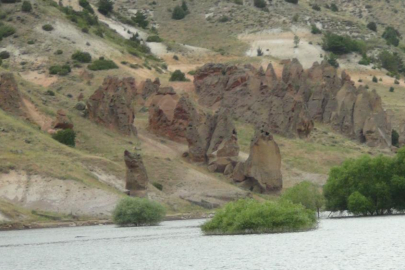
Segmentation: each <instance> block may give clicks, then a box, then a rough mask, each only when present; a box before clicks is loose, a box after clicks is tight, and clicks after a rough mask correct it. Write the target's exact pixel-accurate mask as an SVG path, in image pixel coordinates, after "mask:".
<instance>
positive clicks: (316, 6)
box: [312, 4, 321, 11]
mask: <svg viewBox="0 0 405 270" xmlns="http://www.w3.org/2000/svg"><path fill="white" fill-rule="evenodd" d="M312 9H313V10H316V11H321V7H320V6H319V5H317V4H314V5H312Z"/></svg>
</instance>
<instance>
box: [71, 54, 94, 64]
mask: <svg viewBox="0 0 405 270" xmlns="http://www.w3.org/2000/svg"><path fill="white" fill-rule="evenodd" d="M72 59H73V60H76V61H78V62H80V63H90V62H91V55H90V53H88V52H81V51H77V52H75V53H74V54H72Z"/></svg>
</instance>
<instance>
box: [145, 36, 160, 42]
mask: <svg viewBox="0 0 405 270" xmlns="http://www.w3.org/2000/svg"><path fill="white" fill-rule="evenodd" d="M162 41H163V39H161V38H160V37H159V36H149V37H147V39H146V42H162Z"/></svg>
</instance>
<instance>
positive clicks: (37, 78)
mask: <svg viewBox="0 0 405 270" xmlns="http://www.w3.org/2000/svg"><path fill="white" fill-rule="evenodd" d="M20 75H21V77H22V78H23V79H24V80H27V81H29V82H32V83H34V84H36V85H41V86H43V87H49V86H50V85H51V84H53V83H55V82H57V81H58V77H57V76H53V77H49V76H47V75H46V73H39V72H38V71H26V72H22V73H20Z"/></svg>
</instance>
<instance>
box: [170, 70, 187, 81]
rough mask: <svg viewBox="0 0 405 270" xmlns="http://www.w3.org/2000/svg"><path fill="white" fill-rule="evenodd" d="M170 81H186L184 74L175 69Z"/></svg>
mask: <svg viewBox="0 0 405 270" xmlns="http://www.w3.org/2000/svg"><path fill="white" fill-rule="evenodd" d="M169 80H170V81H171V82H185V81H187V78H186V74H184V73H183V72H181V70H179V69H177V70H175V71H174V72H173V73H172V76H171V77H170V79H169Z"/></svg>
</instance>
